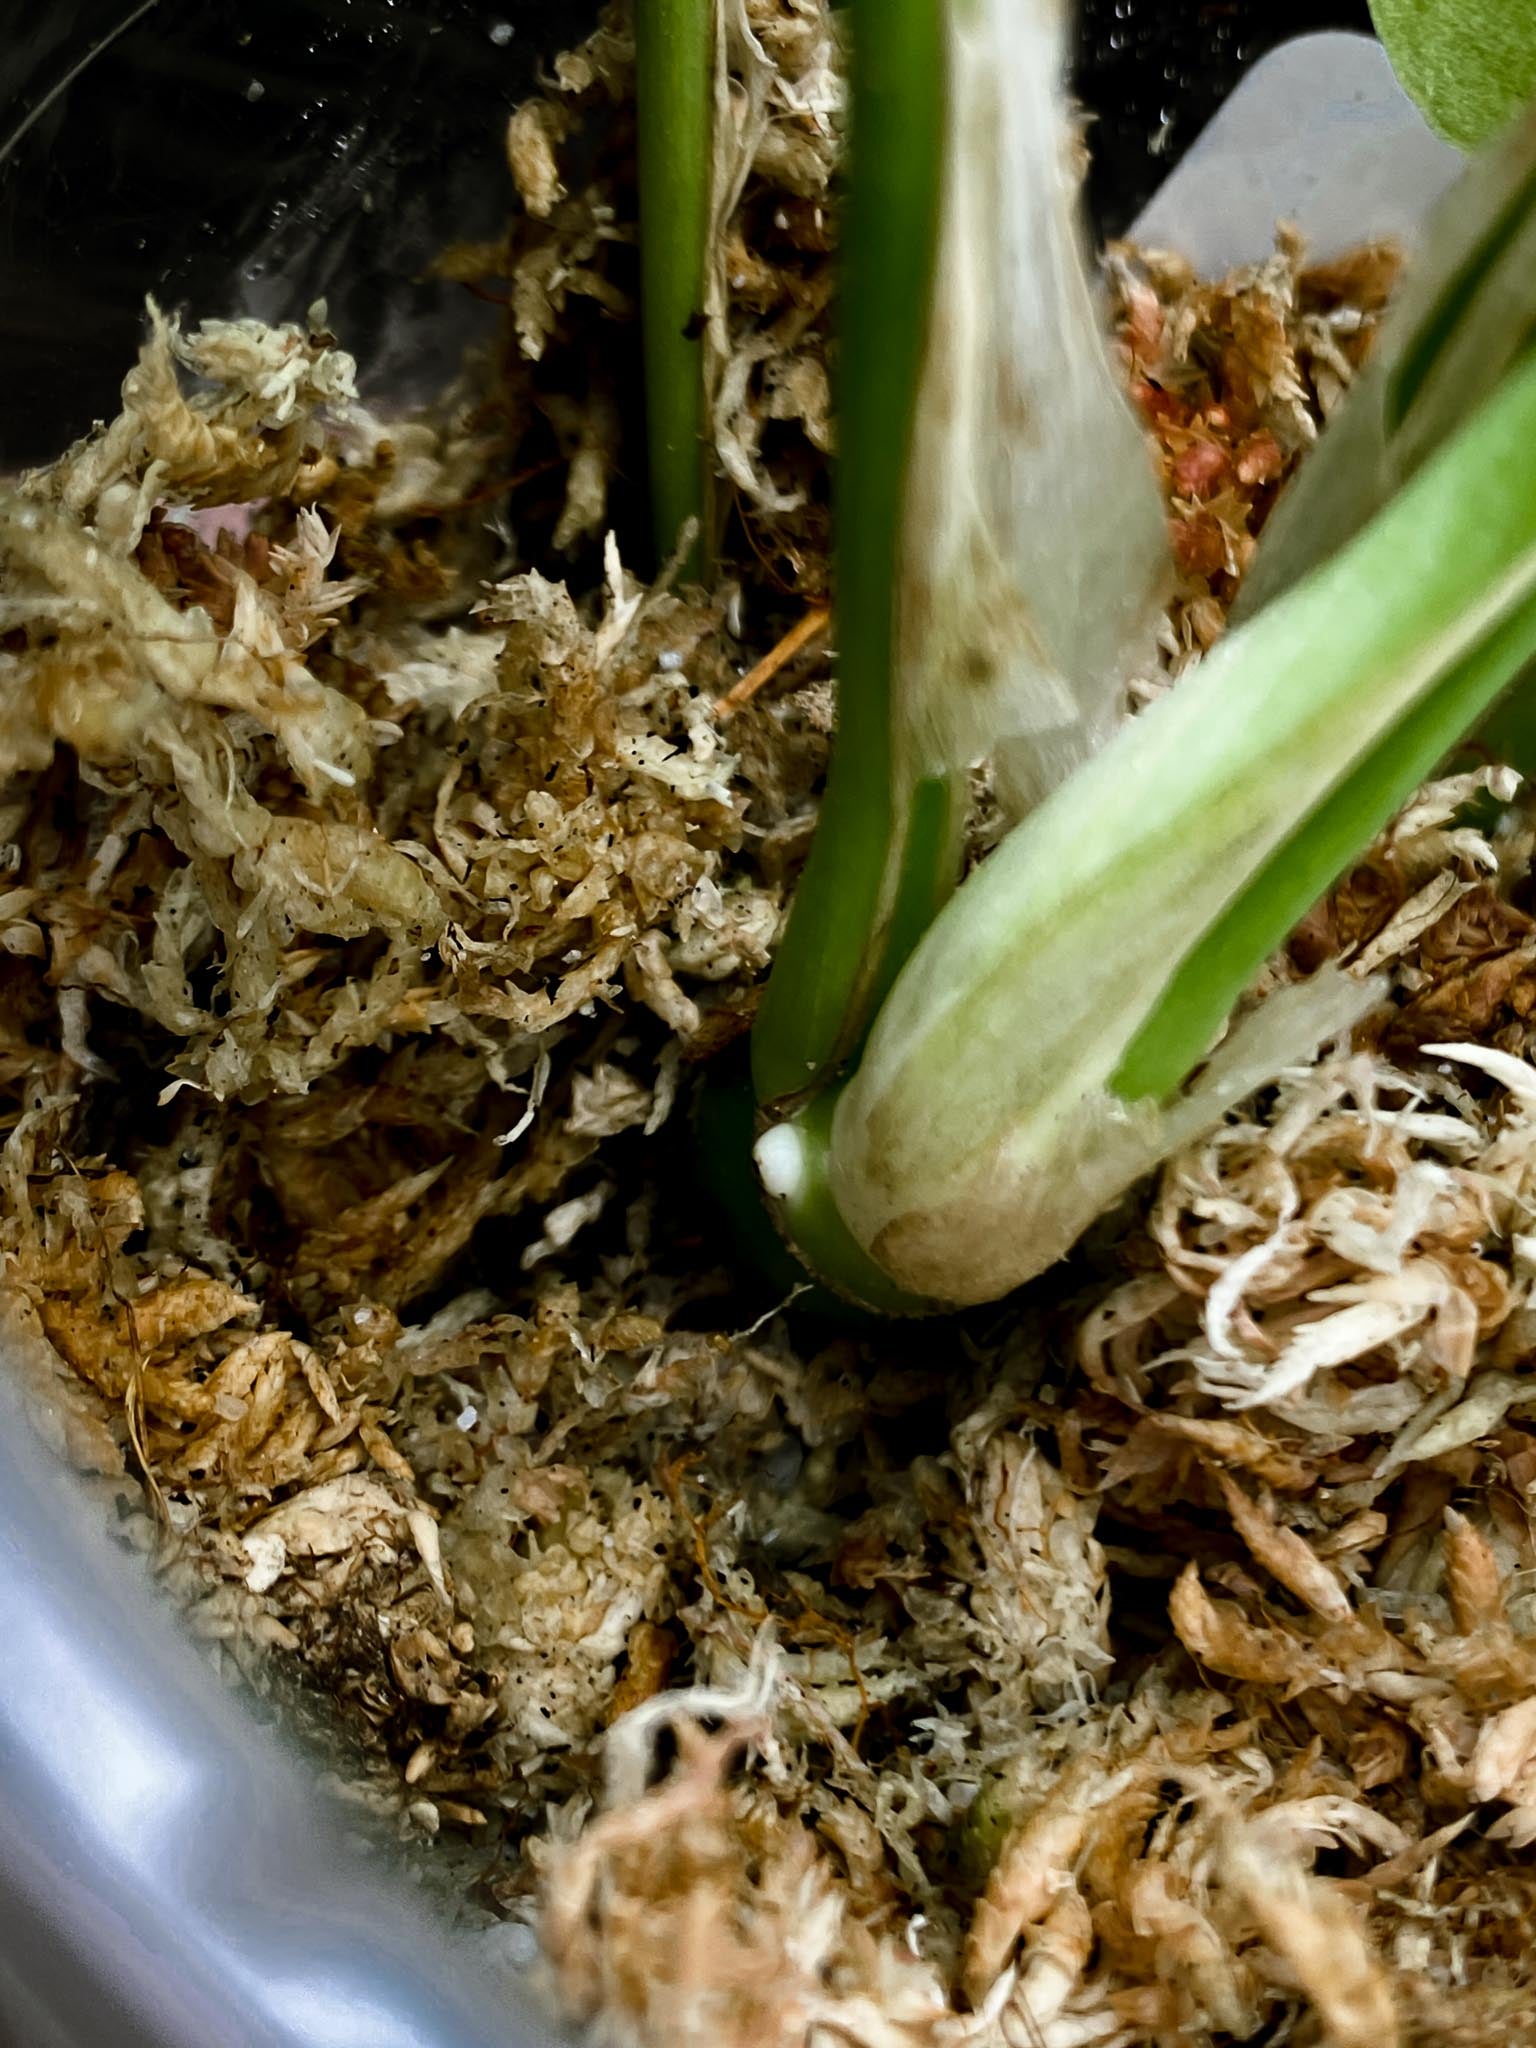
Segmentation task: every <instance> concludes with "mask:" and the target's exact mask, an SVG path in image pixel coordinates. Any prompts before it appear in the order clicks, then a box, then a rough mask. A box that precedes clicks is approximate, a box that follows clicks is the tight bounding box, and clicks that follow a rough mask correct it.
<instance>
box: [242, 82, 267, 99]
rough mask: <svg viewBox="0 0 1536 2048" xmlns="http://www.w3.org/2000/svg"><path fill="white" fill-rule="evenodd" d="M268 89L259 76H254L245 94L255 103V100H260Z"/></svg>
mask: <svg viewBox="0 0 1536 2048" xmlns="http://www.w3.org/2000/svg"><path fill="white" fill-rule="evenodd" d="M266 89H267V88H266V87H265V86H264V85H263V84H262V82H261V80H260V79H259V78H253V79H252V80H251V82H250V84H249V85H248V86H247V87H246V88H245V96H246V98H247V99H248V100H250V101H251V103H252V105H254V104H255V102H256V101H257V100H259V99H260V98H261V97H262V95H263V94H264V93H265V92H266Z"/></svg>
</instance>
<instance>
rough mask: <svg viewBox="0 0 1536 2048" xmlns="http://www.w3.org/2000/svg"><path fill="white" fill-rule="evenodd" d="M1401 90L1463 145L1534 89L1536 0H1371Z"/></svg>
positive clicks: (1506, 116) (1507, 116) (1497, 123)
mask: <svg viewBox="0 0 1536 2048" xmlns="http://www.w3.org/2000/svg"><path fill="white" fill-rule="evenodd" d="M1371 17H1372V19H1373V21H1374V22H1375V24H1376V33H1377V34H1378V35H1379V36H1380V37H1381V40H1382V42H1383V43H1384V44H1385V45H1386V50H1387V55H1388V56H1389V57H1390V58H1391V59H1392V68H1393V70H1394V71H1396V73H1397V75H1398V77H1399V78H1400V79H1401V80H1402V83H1403V89H1404V90H1405V91H1406V92H1407V93H1408V94H1409V95H1410V97H1411V98H1413V99H1414V100H1416V101H1417V102H1418V104H1419V106H1420V107H1422V109H1423V110H1424V113H1425V115H1426V117H1427V118H1428V120H1429V121H1430V123H1431V125H1432V126H1434V127H1435V128H1437V129H1438V130H1439V131H1440V133H1441V134H1442V135H1443V136H1445V137H1446V139H1447V140H1448V141H1450V142H1454V143H1456V144H1457V145H1458V146H1459V147H1460V148H1462V149H1475V148H1476V147H1477V146H1478V144H1479V143H1482V142H1486V141H1487V140H1488V139H1489V138H1490V137H1491V136H1494V135H1497V134H1498V132H1499V130H1500V129H1501V128H1503V127H1504V126H1505V125H1506V123H1508V122H1509V121H1511V120H1512V119H1513V118H1514V116H1515V115H1516V114H1517V113H1518V112H1519V111H1520V109H1521V108H1522V107H1523V106H1524V105H1525V104H1526V102H1527V101H1528V100H1529V99H1530V98H1531V97H1532V95H1533V94H1536V0H1371Z"/></svg>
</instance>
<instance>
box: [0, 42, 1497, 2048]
mask: <svg viewBox="0 0 1536 2048" xmlns="http://www.w3.org/2000/svg"><path fill="white" fill-rule="evenodd" d="M487 54H488V56H489V52H488V53H487ZM1455 163H1456V159H1455V157H1454V155H1453V153H1452V152H1450V151H1448V150H1446V149H1445V147H1444V145H1442V144H1439V143H1437V142H1435V141H1434V138H1433V137H1431V136H1430V135H1429V134H1428V131H1427V130H1425V129H1424V127H1423V124H1422V123H1421V122H1420V121H1419V120H1418V117H1417V115H1416V114H1414V113H1413V110H1412V109H1411V108H1410V107H1409V106H1408V104H1407V102H1406V101H1405V100H1404V99H1403V97H1402V95H1401V93H1400V92H1398V90H1397V88H1396V86H1395V84H1394V83H1393V82H1392V79H1391V74H1390V72H1389V71H1388V70H1387V68H1386V65H1385V60H1384V59H1383V58H1382V57H1381V55H1380V53H1379V51H1376V50H1375V48H1374V46H1373V45H1371V44H1370V43H1369V42H1367V41H1366V40H1365V39H1364V38H1360V37H1353V36H1347V35H1345V36H1338V35H1322V36H1315V37H1309V38H1306V39H1305V40H1303V41H1302V42H1300V43H1297V44H1292V45H1289V46H1286V47H1283V48H1282V49H1281V50H1279V51H1277V52H1275V53H1274V54H1272V55H1271V56H1270V57H1268V58H1266V59H1265V60H1264V61H1263V62H1262V63H1261V64H1260V65H1259V66H1258V67H1257V68H1256V69H1255V70H1254V71H1253V72H1252V73H1251V74H1250V76H1249V78H1248V79H1247V80H1246V81H1245V83H1244V84H1243V85H1242V86H1241V87H1240V88H1239V90H1238V91H1237V93H1236V94H1235V95H1234V96H1233V98H1232V99H1231V101H1229V103H1228V105H1227V107H1226V109H1225V111H1224V112H1223V113H1222V114H1220V115H1219V116H1218V117H1217V118H1216V120H1215V121H1214V122H1213V123H1212V124H1211V126H1210V128H1209V129H1208V130H1207V131H1206V133H1205V135H1204V136H1203V137H1202V138H1201V139H1200V140H1199V141H1198V142H1197V143H1196V144H1195V145H1194V147H1193V149H1192V150H1191V152H1190V153H1189V155H1188V156H1187V157H1186V158H1185V159H1184V161H1183V163H1182V165H1181V166H1180V168H1179V169H1178V170H1177V171H1176V172H1175V174H1174V175H1173V177H1172V178H1171V179H1170V181H1169V183H1168V185H1167V186H1166V187H1165V189H1164V191H1163V192H1162V194H1161V195H1160V196H1159V198H1158V199H1157V200H1155V201H1154V203H1153V204H1152V206H1151V207H1150V208H1148V209H1147V211H1146V212H1145V213H1144V214H1143V215H1142V216H1141V219H1140V221H1139V222H1138V223H1137V226H1136V228H1135V230H1134V231H1133V232H1135V233H1136V235H1137V236H1138V237H1139V238H1140V239H1142V240H1156V241H1160V242H1164V243H1167V244H1169V245H1171V246H1175V247H1179V248H1182V249H1183V250H1184V251H1185V252H1186V253H1187V254H1189V255H1190V256H1191V257H1192V258H1193V259H1194V260H1195V261H1196V262H1197V263H1198V264H1200V265H1201V266H1202V267H1209V268H1221V267H1223V266H1225V265H1226V264H1228V263H1230V262H1237V261H1247V260H1251V259H1252V258H1254V257H1256V256H1258V255H1261V254H1262V253H1263V251H1264V250H1265V249H1266V248H1267V247H1268V246H1269V243H1270V239H1271V235H1272V230H1273V223H1274V221H1275V219H1276V217H1277V216H1281V215H1288V216H1290V217H1292V218H1294V219H1296V220H1297V221H1298V222H1299V223H1300V225H1301V226H1302V227H1303V228H1304V229H1305V230H1306V231H1307V232H1308V233H1309V234H1311V235H1312V236H1313V237H1314V239H1315V242H1316V244H1317V245H1318V247H1319V248H1320V249H1324V250H1326V249H1327V248H1329V247H1331V246H1337V245H1338V244H1340V243H1342V242H1345V241H1348V240H1354V239H1358V238H1359V237H1360V236H1361V235H1362V234H1373V235H1374V234H1382V233H1400V234H1404V235H1407V236H1409V237H1411V235H1412V231H1413V228H1414V226H1415V224H1416V222H1417V220H1418V219H1419V218H1420V217H1421V215H1422V213H1423V212H1424V211H1425V209H1426V208H1427V207H1428V205H1429V204H1430V202H1431V201H1432V200H1433V199H1434V198H1435V197H1436V196H1437V194H1438V192H1439V191H1440V190H1441V189H1442V188H1443V186H1444V185H1445V184H1446V183H1447V182H1448V180H1449V178H1450V176H1451V175H1452V174H1453V172H1454V169H1455ZM350 168H355V166H350V165H349V169H350ZM273 253H274V256H275V255H276V253H277V252H275V251H274V252H273ZM306 282H308V280H307V279H306ZM247 283H254V280H253V279H249V278H248V279H247ZM3 327H4V323H3V321H0V329H3ZM12 333H13V338H14V336H15V335H17V334H19V330H12ZM12 1406H13V1404H12V1402H11V1401H10V1400H9V1399H8V1398H7V1397H6V1395H5V1392H4V1383H3V1375H0V2044H4V2043H6V2042H7V2041H8V2040H9V2041H13V2042H15V2043H17V2044H23V2043H24V2044H25V2048H537V2044H538V2043H540V2042H545V2041H547V2040H548V2039H549V2037H548V2036H547V2035H545V2034H542V2033H541V2032H540V2031H539V2030H538V2023H537V2021H536V2020H535V2019H534V2018H532V2017H531V2016H530V2013H529V2011H528V2007H527V2001H526V2000H522V2001H519V2002H518V2003H516V2004H515V2005H512V2004H509V2003H508V2002H507V2000H506V1997H505V1994H504V1992H503V1993H502V1994H501V1995H500V1996H498V1992H497V1988H496V1986H495V1985H494V1984H493V1981H492V1979H491V1976H490V1974H489V1973H488V1972H481V1971H480V1970H478V1969H477V1967H476V1963H475V1959H474V1957H473V1955H472V1954H471V1953H470V1952H469V1949H468V1947H467V1945H462V1944H458V1945H455V1946H453V1947H451V1948H450V1946H449V1945H448V1941H447V1938H446V1937H445V1936H444V1935H443V1934H442V1933H441V1932H440V1930H439V1928H438V1926H437V1922H436V1916H435V1914H434V1912H433V1910H432V1907H431V1904H430V1901H429V1900H428V1899H426V1898H425V1897H422V1896H416V1895H413V1894H412V1893H411V1892H410V1891H409V1890H408V1889H407V1888H406V1887H405V1886H404V1885H402V1884H393V1885H392V1884H390V1883H389V1882H387V1881H386V1880H385V1879H384V1878H383V1877H382V1876H381V1875H379V1874H377V1873H376V1872H373V1871H370V1868H369V1865H368V1862H367V1860H366V1859H365V1858H363V1857H361V1856H360V1855H359V1853H358V1851H357V1849H356V1847H355V1845H352V1844H349V1843H348V1842H347V1841H345V1840H344V1839H343V1838H342V1836H341V1834H340V1832H339V1830H338V1828H337V1827H336V1825H335V1824H334V1822H333V1820H332V1819H330V1818H328V1817H327V1814H326V1812H325V1810H324V1809H323V1808H322V1807H321V1805H320V1803H319V1801H318V1797H317V1793H316V1789H315V1786H314V1783H313V1778H312V1774H309V1773H307V1771H306V1767H305V1766H304V1764H303V1763H302V1762H301V1761H300V1760H299V1759H298V1758H296V1757H295V1755H294V1754H293V1753H292V1752H291V1751H290V1750H288V1749H287V1748H286V1747H284V1746H283V1745H281V1744H279V1742H278V1741H277V1740H276V1739H275V1738H274V1737H273V1736H272V1735H271V1734H270V1733H268V1732H266V1731H263V1730H262V1729H260V1728H258V1727H257V1725H256V1723H255V1721H254V1720H253V1718H252V1717H251V1715H250V1714H249V1712H248V1711H247V1710H246V1708H245V1707H244V1706H243V1705H242V1703H241V1702H240V1700H239V1699H238V1698H236V1697H235V1696H232V1695H231V1694H230V1693H229V1692H228V1691H227V1690H226V1689H225V1688H224V1687H222V1686H221V1685H220V1683H219V1682H218V1680H217V1679H216V1677H215V1676H214V1674H213V1673H212V1671H211V1670H210V1669H209V1668H208V1667H207V1666H206V1664H205V1663H204V1662H203V1660H202V1659H201V1658H200V1657H199V1655H198V1654H197V1653H196V1652H195V1651H194V1649H193V1648H192V1647H191V1645H190V1644H189V1643H188V1642H187V1641H186V1640H185V1638H184V1637H183V1636H182V1634H181V1632H180V1631H179V1630H178V1629H177V1627H176V1626H175V1624H174V1622H173V1620H172V1618H171V1616H170V1614H169V1613H168V1612H167V1611H166V1609H165V1607H164V1606H163V1604H162V1603H161V1602H159V1601H158V1600H157V1599H155V1598H154V1597H153V1596H152V1594H151V1593H150V1591H149V1589H148V1587H147V1585H146V1583H145V1575H144V1572H143V1568H142V1565H138V1566H135V1565H134V1564H133V1563H131V1562H130V1561H129V1560H127V1559H125V1558H123V1557H120V1556H116V1555H114V1554H113V1550H112V1546H111V1545H110V1543H109V1542H108V1541H107V1539H106V1537H105V1536H104V1534H103V1531H102V1529H101V1528H100V1526H99V1525H98V1526H92V1517H91V1515H90V1513H89V1512H88V1511H87V1510H86V1508H85V1507H84V1506H83V1504H82V1500H81V1497H80V1491H79V1488H78V1487H77V1486H75V1485H74V1484H73V1483H72V1481H71V1479H70V1477H69V1475H66V1474H63V1473H62V1472H60V1471H58V1470H56V1469H53V1468H52V1465H51V1461H50V1459H49V1458H48V1456H47V1454H45V1453H43V1452H41V1451H40V1449H39V1447H38V1445H37V1444H36V1442H35V1441H33V1440H32V1438H31V1435H30V1431H29V1429H28V1427H27V1425H26V1424H25V1423H24V1421H23V1420H22V1419H21V1417H20V1416H19V1415H18V1414H13V1413H12V1412H11V1410H12Z"/></svg>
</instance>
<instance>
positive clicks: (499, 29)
mask: <svg viewBox="0 0 1536 2048" xmlns="http://www.w3.org/2000/svg"><path fill="white" fill-rule="evenodd" d="M486 33H487V34H488V35H489V37H490V39H491V41H492V42H493V43H494V44H495V45H496V47H497V49H498V50H504V49H505V48H506V46H507V44H508V43H510V42H511V40H512V38H513V37H514V36H515V35H516V34H517V30H516V29H515V28H514V27H513V26H512V24H511V22H510V21H493V22H492V23H491V25H490V27H489V29H488V30H487V31H486Z"/></svg>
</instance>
